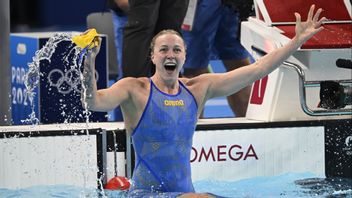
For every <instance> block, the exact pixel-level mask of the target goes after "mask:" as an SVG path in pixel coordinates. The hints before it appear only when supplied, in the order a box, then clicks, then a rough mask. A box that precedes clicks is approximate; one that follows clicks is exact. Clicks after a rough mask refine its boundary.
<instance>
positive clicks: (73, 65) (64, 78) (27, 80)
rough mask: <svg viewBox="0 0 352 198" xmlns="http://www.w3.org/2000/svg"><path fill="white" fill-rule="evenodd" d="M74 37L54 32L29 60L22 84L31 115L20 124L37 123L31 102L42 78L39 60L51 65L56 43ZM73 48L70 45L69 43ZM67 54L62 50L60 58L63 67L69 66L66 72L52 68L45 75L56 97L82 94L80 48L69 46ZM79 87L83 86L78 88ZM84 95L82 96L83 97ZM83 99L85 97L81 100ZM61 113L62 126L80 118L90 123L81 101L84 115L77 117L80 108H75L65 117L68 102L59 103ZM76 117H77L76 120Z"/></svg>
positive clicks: (32, 102) (85, 106) (89, 113)
mask: <svg viewBox="0 0 352 198" xmlns="http://www.w3.org/2000/svg"><path fill="white" fill-rule="evenodd" d="M73 36H74V35H73V34H72V33H56V34H54V36H52V37H50V38H49V40H48V41H47V42H46V44H45V45H44V46H43V47H42V48H41V49H40V50H38V51H37V52H36V53H35V56H34V57H33V58H32V60H33V62H30V63H28V68H29V69H28V72H27V73H26V75H25V76H24V84H25V87H26V90H27V95H28V100H29V103H30V108H31V113H30V114H29V115H28V118H27V119H25V120H21V122H22V123H26V124H31V125H38V124H39V123H40V120H39V119H38V118H37V117H36V113H35V102H34V99H35V97H36V92H35V88H37V87H38V86H39V83H40V81H41V78H43V76H44V75H43V74H42V73H41V72H40V71H41V70H40V63H41V61H47V62H48V63H50V62H51V59H52V56H53V54H54V53H55V51H56V49H57V47H58V45H59V43H61V42H65V41H66V42H67V41H69V42H70V41H71V40H72V37H73ZM72 45H73V44H72ZM68 49H69V51H65V53H64V54H63V58H62V64H63V65H66V66H67V65H68V66H69V68H68V69H64V71H61V70H59V69H53V70H51V71H50V73H49V74H48V75H47V77H46V80H47V81H48V84H49V86H51V87H54V88H51V87H50V88H49V91H50V90H51V89H55V87H56V89H57V90H54V91H57V92H59V94H63V95H66V94H68V93H70V92H71V91H74V92H75V93H77V92H78V93H80V92H81V88H82V90H83V93H85V92H86V91H85V87H84V84H83V83H81V82H82V80H83V74H82V72H81V70H82V60H83V59H81V58H80V55H81V53H82V49H81V48H79V47H77V46H73V47H72V46H70V47H69V48H68ZM81 85H82V86H81ZM84 96H85V94H84ZM84 99H85V97H84ZM84 101H85V100H84ZM59 102H60V104H62V105H60V107H59V108H60V110H61V112H62V113H61V115H62V117H64V119H65V120H64V123H70V122H72V121H73V122H74V121H76V120H79V118H84V119H85V122H86V123H87V125H88V123H89V116H90V115H91V112H90V111H89V110H88V109H87V104H86V103H85V102H84V104H83V107H84V110H83V112H82V113H83V114H80V112H78V111H81V109H79V110H77V109H75V108H73V109H70V111H72V112H74V115H70V114H67V112H65V109H66V105H65V103H66V104H67V102H68V101H64V100H60V101H59ZM76 115H79V116H78V118H77V116H76Z"/></svg>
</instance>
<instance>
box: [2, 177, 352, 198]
mask: <svg viewBox="0 0 352 198" xmlns="http://www.w3.org/2000/svg"><path fill="white" fill-rule="evenodd" d="M194 187H195V189H196V191H197V192H210V193H213V194H216V195H219V196H224V197H234V198H237V197H239V198H243V197H250V198H266V197H290V198H291V197H292V198H294V197H302V198H304V197H306V198H309V197H347V198H351V197H352V180H351V179H338V178H321V177H317V176H316V175H314V174H312V173H286V174H283V175H279V176H271V177H255V178H249V179H243V180H239V181H233V182H231V181H226V182H225V181H212V180H208V181H197V182H195V183H194ZM104 193H105V196H106V197H114V198H115V197H116V198H120V197H126V194H127V193H126V192H123V191H104ZM102 196H104V195H102V192H99V191H97V190H96V189H88V190H87V189H83V188H81V187H73V186H65V185H55V186H36V187H30V188H25V189H16V190H9V189H0V197H4V198H10V197H28V198H29V197H72V198H75V197H77V198H78V197H102ZM151 197H165V198H168V197H170V196H167V195H165V194H164V195H163V196H160V195H158V194H155V196H151Z"/></svg>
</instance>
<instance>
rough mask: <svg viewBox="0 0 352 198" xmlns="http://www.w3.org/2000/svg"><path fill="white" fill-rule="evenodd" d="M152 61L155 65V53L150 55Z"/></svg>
mask: <svg viewBox="0 0 352 198" xmlns="http://www.w3.org/2000/svg"><path fill="white" fill-rule="evenodd" d="M150 60H152V62H153V63H154V53H153V52H151V53H150ZM154 64H155V63H154Z"/></svg>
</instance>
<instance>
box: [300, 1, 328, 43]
mask: <svg viewBox="0 0 352 198" xmlns="http://www.w3.org/2000/svg"><path fill="white" fill-rule="evenodd" d="M314 9H315V5H314V4H313V5H312V6H310V9H309V12H308V16H307V21H305V22H301V15H300V14H299V13H297V12H296V13H295V16H296V29H295V31H296V39H298V41H299V43H300V44H303V43H304V42H306V41H307V40H308V39H310V38H311V37H312V36H313V35H314V34H316V33H318V32H319V31H321V30H323V29H324V27H323V26H322V23H323V22H324V21H327V19H326V18H325V17H322V18H321V19H319V16H320V13H321V12H322V11H323V9H321V8H319V9H318V10H317V12H316V13H315V14H314Z"/></svg>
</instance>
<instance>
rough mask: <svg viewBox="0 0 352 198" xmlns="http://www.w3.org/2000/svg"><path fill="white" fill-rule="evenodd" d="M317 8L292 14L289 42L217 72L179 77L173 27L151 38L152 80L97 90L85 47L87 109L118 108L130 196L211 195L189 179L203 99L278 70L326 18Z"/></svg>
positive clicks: (178, 44) (179, 51)
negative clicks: (129, 151)
mask: <svg viewBox="0 0 352 198" xmlns="http://www.w3.org/2000/svg"><path fill="white" fill-rule="evenodd" d="M321 12H322V9H318V10H316V11H315V6H314V5H312V6H311V7H310V10H309V13H308V17H307V21H305V22H301V16H300V15H299V14H298V13H295V16H296V29H295V31H296V35H295V37H294V38H293V39H292V40H291V41H289V42H288V43H287V44H286V45H284V46H282V47H281V48H279V49H276V50H274V51H272V52H270V53H268V54H267V55H265V56H263V57H262V58H260V59H259V60H258V61H257V62H255V63H253V64H250V65H247V66H244V67H241V68H238V69H236V70H232V71H229V72H226V73H221V74H219V73H216V74H215V73H208V74H203V75H200V76H197V77H194V78H180V77H179V73H180V71H181V69H182V67H183V64H184V62H185V57H186V46H185V43H184V40H183V39H182V37H181V36H180V35H179V34H178V33H177V32H175V31H173V30H163V31H161V32H159V33H158V34H157V35H156V36H155V37H154V38H153V40H152V42H151V60H152V61H153V63H154V64H155V65H156V72H155V74H154V75H153V76H152V77H151V78H145V77H142V78H132V77H128V78H123V79H121V80H119V81H118V82H116V83H115V84H113V85H112V86H111V87H109V88H106V89H100V90H97V86H96V83H95V79H94V78H95V77H94V75H93V74H94V68H95V58H96V56H97V54H98V53H99V49H100V44H99V45H98V46H96V47H94V48H92V49H89V50H88V53H87V56H86V58H85V61H84V74H83V75H84V85H85V87H86V88H87V90H86V102H87V104H88V108H89V109H90V110H93V111H110V110H112V109H114V108H116V107H117V106H120V107H121V109H122V113H123V118H124V123H125V128H126V131H127V133H129V134H130V135H131V137H132V142H133V146H134V149H135V157H136V160H135V167H134V172H133V176H132V185H131V188H130V190H129V193H128V195H129V197H142V196H144V195H145V196H146V197H150V196H151V197H154V196H153V195H160V194H164V193H166V195H168V196H167V197H182V198H188V197H216V196H215V195H212V194H200V193H196V192H195V190H194V188H193V184H192V179H191V165H190V153H191V148H192V138H193V133H194V131H195V128H196V124H197V120H198V118H199V116H200V114H201V112H202V110H203V108H204V105H205V102H206V101H207V100H208V99H211V98H214V97H220V96H228V95H231V94H233V93H236V92H237V91H239V90H241V89H242V88H243V87H246V86H248V85H250V84H251V83H253V82H254V81H256V80H258V79H260V78H262V77H264V76H266V75H268V74H269V73H270V72H272V71H273V70H275V69H276V68H278V67H279V66H280V65H281V63H282V62H283V61H285V60H286V59H287V58H288V57H289V56H291V55H292V54H293V53H294V52H295V51H296V50H297V49H298V48H299V47H300V46H301V45H302V44H303V43H305V42H306V41H307V40H308V39H309V38H311V37H312V36H313V35H314V34H316V33H318V32H319V31H321V30H322V29H323V27H322V23H323V22H324V21H325V20H326V18H325V17H322V18H320V17H319V15H320V14H321ZM319 18H320V19H319ZM97 67H99V65H97ZM82 95H83V94H82ZM181 101H182V102H181ZM171 104H172V105H171ZM148 193H149V194H148ZM155 193H156V194H155Z"/></svg>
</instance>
